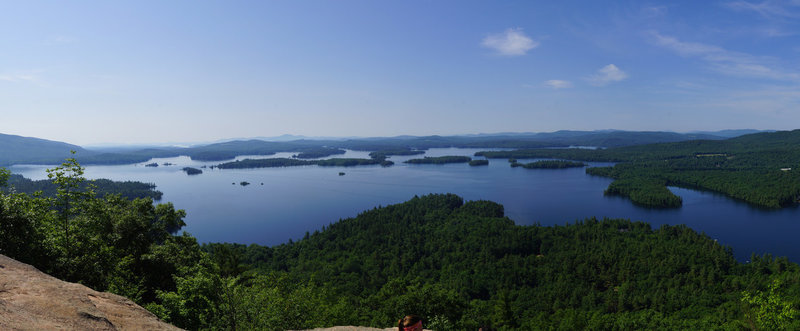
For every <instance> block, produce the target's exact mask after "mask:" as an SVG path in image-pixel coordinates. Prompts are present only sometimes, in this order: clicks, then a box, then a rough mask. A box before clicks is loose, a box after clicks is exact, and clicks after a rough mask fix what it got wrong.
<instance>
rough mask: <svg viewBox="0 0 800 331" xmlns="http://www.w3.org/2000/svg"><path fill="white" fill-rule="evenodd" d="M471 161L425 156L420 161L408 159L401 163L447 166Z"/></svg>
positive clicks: (462, 157)
mask: <svg viewBox="0 0 800 331" xmlns="http://www.w3.org/2000/svg"><path fill="white" fill-rule="evenodd" d="M469 161H472V158H471V157H469V156H453V155H448V156H426V157H424V158H421V159H410V160H407V161H405V162H403V163H409V164H447V163H467V162H469Z"/></svg>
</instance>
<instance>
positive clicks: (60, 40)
mask: <svg viewBox="0 0 800 331" xmlns="http://www.w3.org/2000/svg"><path fill="white" fill-rule="evenodd" d="M77 41H78V39H76V38H73V37H70V36H52V37H49V38H47V39H45V40H44V41H43V43H44V44H45V45H67V44H72V43H76V42H77Z"/></svg>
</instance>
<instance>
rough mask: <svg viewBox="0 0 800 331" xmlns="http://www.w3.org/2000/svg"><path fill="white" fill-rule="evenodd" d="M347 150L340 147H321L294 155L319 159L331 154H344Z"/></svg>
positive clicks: (301, 157) (300, 157)
mask: <svg viewBox="0 0 800 331" xmlns="http://www.w3.org/2000/svg"><path fill="white" fill-rule="evenodd" d="M345 152H346V151H345V150H343V149H340V148H329V147H320V148H313V149H308V150H305V151H302V152H300V153H298V154H296V155H294V157H295V158H298V159H318V158H321V157H326V156H331V155H338V154H344V153H345Z"/></svg>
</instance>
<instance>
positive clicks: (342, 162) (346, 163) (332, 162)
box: [317, 158, 384, 167]
mask: <svg viewBox="0 0 800 331" xmlns="http://www.w3.org/2000/svg"><path fill="white" fill-rule="evenodd" d="M383 161H384V160H383V159H374V158H373V159H356V158H333V159H327V160H319V161H317V165H319V166H321V167H353V166H359V165H373V164H381V162H383Z"/></svg>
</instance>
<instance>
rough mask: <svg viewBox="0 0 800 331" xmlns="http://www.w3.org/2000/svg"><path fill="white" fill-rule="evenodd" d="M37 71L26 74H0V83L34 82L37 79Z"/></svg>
mask: <svg viewBox="0 0 800 331" xmlns="http://www.w3.org/2000/svg"><path fill="white" fill-rule="evenodd" d="M37 73H38V71H32V72H27V73H0V81H4V82H11V83H19V82H36V81H37V80H38V79H39V76H38V75H37Z"/></svg>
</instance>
